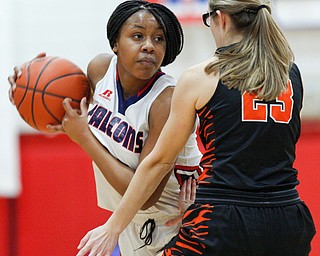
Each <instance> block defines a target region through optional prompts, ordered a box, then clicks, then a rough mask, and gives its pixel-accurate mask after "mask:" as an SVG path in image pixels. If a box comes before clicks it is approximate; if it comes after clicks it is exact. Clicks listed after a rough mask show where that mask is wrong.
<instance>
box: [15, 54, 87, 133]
mask: <svg viewBox="0 0 320 256" xmlns="http://www.w3.org/2000/svg"><path fill="white" fill-rule="evenodd" d="M16 85H17V86H16V89H15V91H14V94H13V100H14V104H15V106H16V108H17V110H18V112H19V114H20V116H21V117H22V118H23V119H24V121H25V122H27V123H28V124H29V125H30V126H31V127H33V128H35V129H37V130H39V131H42V132H49V131H48V130H47V128H46V126H47V125H48V124H51V125H57V124H61V121H62V119H63V117H64V115H65V110H64V108H63V106H62V101H63V100H64V99H65V98H70V99H71V100H72V103H71V106H72V107H73V108H78V109H79V108H80V101H81V99H82V98H83V97H86V98H87V100H89V97H90V85H89V81H88V79H87V77H86V75H85V74H84V73H83V71H82V70H81V69H80V68H79V67H78V66H76V65H75V64H73V63H72V62H70V61H69V60H67V59H63V58H60V57H49V56H48V57H42V58H36V59H33V60H32V61H30V62H28V63H27V64H26V65H24V66H23V68H22V75H21V76H20V77H19V78H18V79H17V81H16Z"/></svg>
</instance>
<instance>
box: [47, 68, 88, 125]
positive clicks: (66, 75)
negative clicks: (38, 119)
mask: <svg viewBox="0 0 320 256" xmlns="http://www.w3.org/2000/svg"><path fill="white" fill-rule="evenodd" d="M73 75H81V76H85V75H84V74H83V72H74V73H69V74H65V75H62V76H59V77H56V78H54V79H52V80H50V81H49V82H48V83H47V84H46V85H45V86H44V87H43V90H42V91H43V93H42V95H41V96H42V97H41V98H42V103H43V106H44V107H45V109H46V110H47V112H48V114H50V115H51V117H53V118H54V119H55V120H56V121H57V122H61V120H59V119H58V118H57V117H56V116H54V114H53V113H52V112H51V111H50V109H49V108H48V107H47V104H46V102H45V100H44V96H45V95H50V96H55V97H58V98H67V96H62V95H57V94H54V93H48V92H46V88H47V87H48V86H49V85H50V84H51V83H52V82H54V81H56V80H58V79H61V78H64V77H68V76H73ZM68 98H70V97H68ZM71 99H72V98H71ZM72 100H73V101H75V102H78V103H80V100H76V99H72Z"/></svg>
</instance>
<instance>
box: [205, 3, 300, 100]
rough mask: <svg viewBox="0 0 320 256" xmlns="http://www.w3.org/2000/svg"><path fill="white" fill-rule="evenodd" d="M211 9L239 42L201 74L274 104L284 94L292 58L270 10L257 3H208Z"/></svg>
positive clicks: (225, 50)
mask: <svg viewBox="0 0 320 256" xmlns="http://www.w3.org/2000/svg"><path fill="white" fill-rule="evenodd" d="M209 5H210V8H211V9H219V10H220V11H221V12H224V13H228V14H229V15H230V16H231V18H232V20H233V23H234V26H235V28H236V29H237V30H238V31H240V32H242V33H243V39H242V40H241V41H240V42H239V43H236V44H234V45H232V46H230V47H227V48H225V49H224V50H222V51H219V50H218V51H217V52H216V53H215V56H216V57H217V60H216V61H213V62H212V63H209V64H208V65H207V66H206V68H205V72H206V73H207V74H210V73H213V72H215V73H217V72H219V73H220V79H221V81H222V82H223V83H224V84H225V85H226V86H227V87H228V88H230V89H231V88H235V89H238V90H240V91H241V92H242V93H244V92H245V91H247V92H249V93H255V94H257V97H258V98H259V99H263V100H267V101H270V100H274V99H276V97H277V96H279V95H280V94H281V92H283V91H285V90H286V88H287V84H288V79H289V69H290V67H291V65H292V62H293V59H294V56H293V53H292V51H291V49H290V46H289V44H288V42H287V40H286V39H285V37H284V35H283V33H282V32H281V30H280V29H279V27H278V26H277V24H276V23H275V21H274V20H273V18H272V16H271V8H270V6H269V5H267V4H263V5H262V4H260V3H259V1H235V0H211V1H210V4H209Z"/></svg>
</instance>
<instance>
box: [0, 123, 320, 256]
mask: <svg viewBox="0 0 320 256" xmlns="http://www.w3.org/2000/svg"><path fill="white" fill-rule="evenodd" d="M20 139H21V140H20V141H21V147H20V148H21V175H22V177H21V178H22V185H23V192H22V194H21V196H20V197H19V198H18V199H16V200H14V199H12V200H8V199H4V198H2V199H1V198H0V254H1V256H33V255H46V256H51V255H52V256H69V255H75V254H76V252H77V249H76V247H77V245H78V243H79V241H80V239H81V238H82V237H83V236H84V235H85V233H86V232H87V231H88V230H90V229H92V228H94V227H96V226H98V225H99V224H102V223H103V222H104V221H105V220H106V219H107V218H108V216H110V213H109V212H106V211H103V210H102V209H100V208H98V207H97V205H96V195H95V186H94V180H93V173H92V168H91V161H90V159H89V158H88V157H87V155H86V154H85V153H84V152H83V151H82V150H81V149H80V148H79V147H78V146H77V145H76V144H74V143H73V142H71V141H70V140H69V139H68V138H67V137H66V136H64V135H59V136H44V135H22V136H21V138H20ZM319 147H320V123H314V122H312V123H311V124H309V123H307V122H305V123H304V125H303V133H302V135H301V139H300V141H299V143H298V145H297V161H296V165H295V167H296V168H298V169H299V171H300V172H299V180H300V181H301V185H299V186H298V190H299V192H300V196H301V198H302V199H303V200H305V201H306V203H307V204H308V206H309V208H310V210H311V212H312V214H313V216H314V219H315V222H316V226H317V227H320V204H318V203H317V202H318V199H319V195H320V175H319V173H318V171H319V160H318V158H319V157H318V152H319ZM9 240H10V242H9ZM312 246H313V249H312V253H311V254H310V256H318V255H320V235H319V234H317V235H316V237H315V239H314V241H313V244H312Z"/></svg>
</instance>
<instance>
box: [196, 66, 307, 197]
mask: <svg viewBox="0 0 320 256" xmlns="http://www.w3.org/2000/svg"><path fill="white" fill-rule="evenodd" d="M289 78H290V80H289V82H288V89H287V91H286V92H284V93H282V94H281V95H280V96H279V97H278V98H277V99H276V100H274V101H268V102H266V101H261V100H259V99H257V98H256V97H255V96H256V95H253V94H249V93H244V94H241V92H240V91H239V90H237V89H228V88H227V87H226V86H225V85H224V84H223V83H222V82H221V81H220V82H219V83H218V86H217V88H216V91H215V93H214V95H213V96H212V98H211V99H210V100H209V102H208V103H207V104H206V105H205V106H204V107H203V108H202V109H200V110H198V111H197V114H198V116H199V119H200V130H199V136H200V139H201V141H202V143H203V145H204V148H205V153H204V155H203V158H202V162H201V165H202V166H203V168H204V172H203V174H202V175H201V177H200V178H199V190H198V191H197V197H198V196H199V197H202V192H203V191H207V192H208V190H209V191H210V190H211V189H222V190H232V191H234V190H238V191H239V192H240V191H243V192H276V191H283V190H290V189H294V188H295V186H296V185H297V184H299V182H298V180H297V170H296V169H295V168H294V167H293V163H294V159H295V145H296V142H297V140H298V138H299V136H300V111H301V108H302V99H303V88H302V81H301V76H300V72H299V69H298V67H297V66H296V65H295V64H293V66H292V68H291V70H290V76H289ZM207 192H205V193H207ZM198 193H199V194H198ZM209 193H210V192H209Z"/></svg>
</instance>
